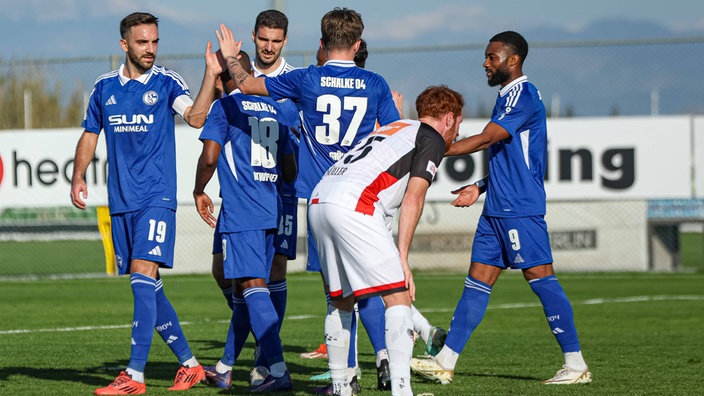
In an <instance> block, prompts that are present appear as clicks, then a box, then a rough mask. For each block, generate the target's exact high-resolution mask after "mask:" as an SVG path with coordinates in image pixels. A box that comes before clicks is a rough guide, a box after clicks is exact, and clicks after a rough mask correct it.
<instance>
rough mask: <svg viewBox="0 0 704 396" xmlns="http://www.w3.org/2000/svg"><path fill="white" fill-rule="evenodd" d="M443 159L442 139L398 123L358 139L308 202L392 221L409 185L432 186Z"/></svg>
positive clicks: (423, 126) (405, 122) (424, 127)
mask: <svg viewBox="0 0 704 396" xmlns="http://www.w3.org/2000/svg"><path fill="white" fill-rule="evenodd" d="M444 155H445V140H444V139H443V137H442V136H441V135H440V134H439V133H438V132H437V131H436V130H435V129H433V128H432V127H431V126H430V125H427V124H424V123H421V122H420V121H415V120H400V121H396V122H394V123H391V124H389V125H386V126H383V127H380V128H378V129H377V130H375V131H374V132H372V133H371V134H370V135H369V136H367V137H366V138H365V139H363V140H361V141H360V142H359V143H358V144H357V145H356V146H354V148H353V149H351V150H350V151H349V152H347V153H346V154H345V155H344V156H343V157H342V158H340V160H338V161H337V162H336V163H335V164H334V165H333V166H332V167H330V168H329V169H328V170H327V172H325V175H324V176H323V178H322V179H321V180H320V182H319V183H318V185H317V186H316V187H315V189H314V190H313V194H312V195H311V203H312V204H315V203H333V204H337V205H340V206H343V207H347V208H350V209H353V210H355V211H357V212H361V213H365V214H368V215H372V214H374V212H375V211H376V210H377V209H379V210H382V211H383V213H384V214H385V215H386V216H393V214H394V213H395V212H396V210H397V209H398V207H399V206H400V205H401V201H402V200H403V195H404V193H405V191H406V187H407V185H408V180H409V179H410V178H411V177H413V176H417V177H422V178H424V179H426V180H428V182H432V180H433V177H435V173H436V171H437V169H438V166H439V165H440V161H441V160H442V158H443V156H444Z"/></svg>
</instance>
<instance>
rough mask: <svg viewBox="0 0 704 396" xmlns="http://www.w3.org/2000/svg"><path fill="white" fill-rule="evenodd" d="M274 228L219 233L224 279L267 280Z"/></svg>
mask: <svg viewBox="0 0 704 396" xmlns="http://www.w3.org/2000/svg"><path fill="white" fill-rule="evenodd" d="M275 234H276V230H275V229H271V230H253V231H242V232H224V233H222V234H220V235H221V241H222V255H223V270H224V274H225V279H240V278H262V279H264V280H265V281H266V282H267V283H268V282H269V272H270V271H271V262H272V260H273V259H274V235H275Z"/></svg>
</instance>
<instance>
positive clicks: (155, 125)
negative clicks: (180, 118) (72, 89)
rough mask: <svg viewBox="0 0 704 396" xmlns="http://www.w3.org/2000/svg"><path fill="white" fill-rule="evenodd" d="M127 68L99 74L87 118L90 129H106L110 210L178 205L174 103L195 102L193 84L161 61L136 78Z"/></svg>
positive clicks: (113, 211) (115, 211)
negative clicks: (125, 73) (127, 74)
mask: <svg viewBox="0 0 704 396" xmlns="http://www.w3.org/2000/svg"><path fill="white" fill-rule="evenodd" d="M121 70H122V67H121V68H120V69H119V70H115V71H112V72H110V73H106V74H103V75H102V76H100V77H98V79H97V80H96V82H95V86H94V87H93V91H92V92H91V95H90V101H89V103H88V109H87V111H86V115H85V118H84V119H83V123H82V126H83V128H84V129H85V130H86V131H89V132H94V133H100V131H101V130H102V131H104V132H105V142H106V145H107V155H108V167H109V172H108V202H109V206H110V213H112V214H116V213H125V212H131V211H134V210H138V209H143V208H145V207H148V206H158V207H167V208H172V209H176V143H175V136H174V115H175V114H177V113H176V111H175V110H174V108H173V106H174V101H175V100H176V98H178V97H180V96H183V95H186V96H187V98H188V100H189V101H191V99H190V92H189V90H188V86H187V85H186V83H185V82H184V81H183V79H182V78H181V76H179V75H178V74H177V73H175V72H173V71H171V70H168V69H166V68H164V67H161V66H154V67H152V69H151V70H150V71H149V72H148V73H145V75H143V76H141V77H140V78H138V79H131V80H130V79H127V78H126V77H124V76H121V75H120V73H121ZM191 103H192V102H191Z"/></svg>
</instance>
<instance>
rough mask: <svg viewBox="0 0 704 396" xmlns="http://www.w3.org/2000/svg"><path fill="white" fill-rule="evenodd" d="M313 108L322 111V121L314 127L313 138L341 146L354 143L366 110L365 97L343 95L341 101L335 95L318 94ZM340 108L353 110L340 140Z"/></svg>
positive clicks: (321, 142)
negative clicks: (321, 123)
mask: <svg viewBox="0 0 704 396" xmlns="http://www.w3.org/2000/svg"><path fill="white" fill-rule="evenodd" d="M315 109H316V110H317V111H319V112H321V113H323V123H324V124H325V125H317V126H316V127H315V140H317V141H318V143H320V144H325V145H332V144H337V143H340V145H342V146H350V145H352V143H354V138H355V136H357V130H358V129H359V126H360V125H361V124H362V120H363V119H364V114H365V113H366V112H367V98H360V97H355V96H345V97H344V98H342V101H341V100H340V98H339V97H337V96H335V95H330V94H325V95H320V96H319V97H318V100H317V102H316V107H315ZM342 110H354V114H353V115H352V120H351V121H350V125H349V126H348V127H347V131H345V135H344V136H343V137H342V141H340V116H341V115H342Z"/></svg>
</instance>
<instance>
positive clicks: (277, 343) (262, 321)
mask: <svg viewBox="0 0 704 396" xmlns="http://www.w3.org/2000/svg"><path fill="white" fill-rule="evenodd" d="M244 299H245V301H246V302H247V310H248V311H249V319H250V323H251V325H252V331H253V332H254V336H255V337H256V339H257V340H258V341H259V346H260V348H261V353H262V354H263V355H264V356H266V359H267V361H268V362H269V365H270V366H271V365H274V364H276V363H280V362H283V361H284V355H283V350H282V347H281V339H280V338H279V318H278V315H277V314H276V310H275V309H274V304H272V302H271V298H270V297H269V289H267V288H265V287H250V288H248V289H245V291H244Z"/></svg>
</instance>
